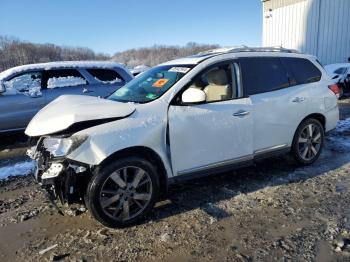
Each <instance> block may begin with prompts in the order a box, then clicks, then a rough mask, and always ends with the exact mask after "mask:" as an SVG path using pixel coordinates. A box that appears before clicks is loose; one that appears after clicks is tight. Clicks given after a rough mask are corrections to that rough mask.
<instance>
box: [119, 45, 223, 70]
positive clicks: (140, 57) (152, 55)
mask: <svg viewBox="0 0 350 262" xmlns="http://www.w3.org/2000/svg"><path fill="white" fill-rule="evenodd" d="M217 47H219V46H218V45H205V44H197V43H193V42H190V43H188V44H187V45H185V46H183V47H179V46H164V45H154V46H152V47H149V48H139V49H130V50H127V51H124V52H119V53H116V54H115V55H114V56H113V57H112V60H114V61H118V62H120V63H124V64H126V65H127V66H129V67H134V66H137V65H149V66H154V65H157V64H160V63H163V62H165V61H168V60H171V59H175V58H178V57H184V56H189V55H194V54H197V53H199V52H202V51H206V50H209V49H214V48H217Z"/></svg>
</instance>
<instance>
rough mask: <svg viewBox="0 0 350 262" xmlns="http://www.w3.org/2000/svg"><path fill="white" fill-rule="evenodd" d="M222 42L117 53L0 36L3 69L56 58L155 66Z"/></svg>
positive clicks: (158, 47) (156, 47)
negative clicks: (36, 42) (99, 52)
mask: <svg viewBox="0 0 350 262" xmlns="http://www.w3.org/2000/svg"><path fill="white" fill-rule="evenodd" d="M217 47H218V45H207V44H197V43H188V44H187V45H185V46H182V47H180V46H165V45H154V46H152V47H146V48H138V49H130V50H126V51H123V52H118V53H115V54H114V55H113V56H109V55H106V54H97V53H95V52H94V51H93V50H91V49H89V48H85V47H62V46H58V45H54V44H34V43H30V42H26V41H22V40H19V39H17V38H13V37H7V36H0V72H1V71H4V70H6V69H8V68H11V67H15V66H19V65H25V64H33V63H44V62H52V61H74V60H113V61H116V62H119V63H123V64H125V65H127V66H128V67H130V68H133V67H135V66H138V65H147V66H154V65H157V64H160V63H163V62H165V61H168V60H171V59H175V58H178V57H185V56H189V55H193V54H197V53H199V52H202V51H205V50H209V49H213V48H217Z"/></svg>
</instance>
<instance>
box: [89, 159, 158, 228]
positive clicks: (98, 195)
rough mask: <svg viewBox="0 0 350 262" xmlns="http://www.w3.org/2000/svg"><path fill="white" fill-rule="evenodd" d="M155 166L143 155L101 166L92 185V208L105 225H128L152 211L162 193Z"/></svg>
mask: <svg viewBox="0 0 350 262" xmlns="http://www.w3.org/2000/svg"><path fill="white" fill-rule="evenodd" d="M158 192H159V182H158V177H157V174H156V169H155V167H154V166H153V165H152V164H151V163H150V162H148V161H147V160H144V159H142V158H138V157H127V158H124V159H120V160H117V161H114V162H112V163H111V164H110V165H108V166H106V167H104V168H102V169H101V170H99V171H98V172H97V173H96V174H95V175H94V176H93V178H92V179H91V182H90V183H89V186H88V192H87V198H88V202H89V205H88V206H89V208H90V212H91V213H92V215H93V216H94V218H95V219H97V220H98V221H99V222H101V223H102V224H103V225H105V226H108V227H125V226H129V225H132V224H135V223H136V222H138V221H139V220H140V219H142V218H143V217H144V215H145V214H146V213H147V212H148V211H150V210H151V209H152V208H153V206H154V203H155V201H156V199H157V197H158Z"/></svg>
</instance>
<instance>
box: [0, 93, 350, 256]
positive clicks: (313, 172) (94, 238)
mask: <svg viewBox="0 0 350 262" xmlns="http://www.w3.org/2000/svg"><path fill="white" fill-rule="evenodd" d="M340 107H341V118H342V119H346V118H349V117H350V103H349V101H348V100H346V101H342V102H341V104H340ZM349 122H350V121H346V120H345V121H342V125H341V126H340V127H339V128H338V129H337V130H336V131H335V132H334V133H333V134H331V135H330V136H329V137H328V138H327V141H326V146H325V150H324V151H323V153H322V155H321V158H320V159H319V160H318V161H317V162H316V163H315V164H314V165H312V166H309V167H304V168H302V167H298V166H296V165H295V163H294V161H293V160H292V159H290V158H289V157H279V158H273V159H269V160H264V161H262V162H260V163H258V164H256V165H255V166H252V167H249V168H245V169H241V170H238V171H235V172H229V173H226V174H220V175H217V176H211V177H208V178H202V179H197V180H194V181H191V182H188V183H186V184H182V185H177V186H175V187H172V188H171V189H170V192H169V197H168V199H167V200H165V201H163V202H161V203H158V204H157V206H156V208H155V210H154V212H153V213H152V214H151V215H150V216H149V217H148V218H147V220H146V221H145V222H144V223H142V224H140V225H137V226H134V227H130V228H126V229H108V228H105V227H103V226H101V225H100V224H98V223H97V222H95V221H94V220H93V219H92V218H91V216H90V214H89V212H88V211H85V209H84V208H83V207H80V206H76V207H73V208H67V207H62V210H63V212H64V216H62V215H60V214H58V213H57V211H56V210H55V209H54V208H53V206H52V205H51V204H50V202H48V201H47V200H46V198H45V197H44V195H43V193H42V192H41V191H40V190H39V188H38V186H37V185H36V184H35V183H34V182H33V180H32V178H31V177H15V178H10V179H9V180H6V181H4V180H3V181H0V261H45V260H46V261H55V260H62V261H95V260H105V261H134V260H136V261H198V260H201V261H209V260H214V261H289V260H291V261H350V210H349V207H350V198H349V197H350V174H349V172H350V128H349V129H348V128H347V127H348V126H350V125H349ZM6 143H7V145H6V147H7V148H10V150H6V149H4V148H3V149H2V151H1V152H0V165H1V164H2V165H4V164H11V163H14V162H16V161H21V160H23V159H25V157H24V156H23V152H24V150H25V144H24V143H12V142H11V141H10V142H6ZM47 248H51V249H50V250H48V251H46V252H41V253H40V251H43V250H44V251H45V249H47ZM42 253H43V254H42Z"/></svg>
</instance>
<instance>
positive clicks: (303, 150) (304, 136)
mask: <svg viewBox="0 0 350 262" xmlns="http://www.w3.org/2000/svg"><path fill="white" fill-rule="evenodd" d="M310 126H311V128H312V129H311V130H310ZM310 132H311V133H310ZM323 143H324V128H323V126H322V124H321V123H320V122H319V121H318V120H316V119H314V118H309V119H306V120H304V121H303V122H302V123H301V124H300V125H299V127H298V128H297V131H296V132H295V135H294V138H293V144H292V154H293V156H294V158H295V160H296V161H297V162H298V163H299V164H301V165H310V164H312V163H314V162H315V161H316V160H317V159H318V158H319V156H320V154H321V152H322V148H323Z"/></svg>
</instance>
